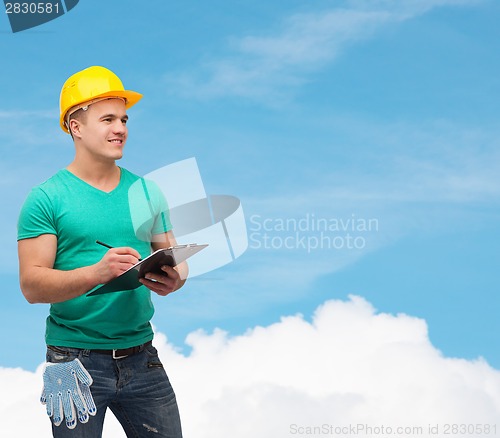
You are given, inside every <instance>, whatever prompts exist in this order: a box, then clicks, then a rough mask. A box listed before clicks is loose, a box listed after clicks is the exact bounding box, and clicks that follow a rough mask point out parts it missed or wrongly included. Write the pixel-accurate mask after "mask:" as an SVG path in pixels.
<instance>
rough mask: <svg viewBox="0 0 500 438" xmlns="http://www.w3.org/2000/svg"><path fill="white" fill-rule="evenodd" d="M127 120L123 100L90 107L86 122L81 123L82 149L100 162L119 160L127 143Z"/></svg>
mask: <svg viewBox="0 0 500 438" xmlns="http://www.w3.org/2000/svg"><path fill="white" fill-rule="evenodd" d="M127 120H128V116H127V112H126V109H125V102H123V100H121V99H106V100H101V101H100V102H97V103H94V104H92V105H90V106H89V109H88V110H87V112H86V117H85V121H84V122H82V123H80V138H81V144H82V147H84V148H85V150H86V151H87V152H88V153H90V154H91V155H92V156H93V157H94V158H96V159H98V160H99V161H101V160H119V159H120V158H122V156H123V147H124V146H125V142H126V141H127V135H128V130H127V126H126V123H127Z"/></svg>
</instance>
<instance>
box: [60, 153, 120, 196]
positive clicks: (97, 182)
mask: <svg viewBox="0 0 500 438" xmlns="http://www.w3.org/2000/svg"><path fill="white" fill-rule="evenodd" d="M66 169H67V170H69V171H70V172H71V173H72V174H73V175H75V176H77V177H78V178H80V179H81V180H83V181H85V182H86V183H87V184H89V185H91V186H92V187H95V188H96V189H99V190H102V191H103V192H111V191H113V190H114V189H115V188H116V187H117V186H118V184H119V183H120V176H121V171H120V168H119V167H118V166H117V165H116V163H115V162H109V163H92V165H91V166H90V165H87V164H85V163H81V162H80V161H78V160H76V159H75V160H74V161H73V162H72V163H71V164H70V165H69V166H68V167H67V168H66Z"/></svg>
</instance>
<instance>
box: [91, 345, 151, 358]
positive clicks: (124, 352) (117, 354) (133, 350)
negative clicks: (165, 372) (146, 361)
mask: <svg viewBox="0 0 500 438" xmlns="http://www.w3.org/2000/svg"><path fill="white" fill-rule="evenodd" d="M152 343H153V341H149V342H146V343H145V344H142V345H137V346H135V347H129V348H122V349H119V350H94V349H92V350H90V351H91V352H92V353H99V354H110V355H111V356H113V359H123V358H124V357H127V356H132V355H134V354H137V353H140V352H141V351H144V349H145V348H146V347H149V346H150V345H151V344H152Z"/></svg>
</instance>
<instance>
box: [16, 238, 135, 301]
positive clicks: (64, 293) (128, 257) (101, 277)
mask: <svg viewBox="0 0 500 438" xmlns="http://www.w3.org/2000/svg"><path fill="white" fill-rule="evenodd" d="M56 251H57V237H56V236H55V235H52V234H42V235H41V236H38V237H35V238H32V239H23V240H20V241H19V242H18V254H19V279H20V284H21V290H22V292H23V294H24V296H25V298H26V300H28V302H30V303H58V302H62V301H66V300H69V299H71V298H75V297H78V296H80V295H82V294H84V293H85V292H87V291H89V290H90V289H92V288H93V287H95V286H97V285H99V284H102V283H107V282H108V281H110V280H112V279H113V278H115V277H117V276H118V275H120V274H121V273H122V272H124V271H126V270H127V269H128V268H129V267H130V266H132V265H133V264H135V263H136V262H137V260H138V259H139V257H140V255H139V253H138V252H137V251H135V250H134V249H132V248H128V247H123V248H114V249H110V250H109V251H108V252H107V253H106V254H105V255H104V257H103V258H102V259H101V260H100V261H99V262H98V263H96V264H94V265H91V266H86V267H82V268H78V269H73V270H70V271H61V270H57V269H54V261H55V257H56Z"/></svg>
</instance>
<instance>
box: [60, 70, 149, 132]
mask: <svg viewBox="0 0 500 438" xmlns="http://www.w3.org/2000/svg"><path fill="white" fill-rule="evenodd" d="M112 97H117V98H122V99H124V101H125V107H126V108H130V107H131V106H132V105H135V104H136V103H137V102H139V100H140V99H141V98H142V94H140V93H136V92H135V91H129V90H125V89H124V87H123V84H122V81H120V78H119V77H118V76H116V75H115V74H114V73H113V72H112V71H111V70H108V69H107V68H104V67H99V66H93V67H89V68H86V69H85V70H82V71H79V72H78V73H75V74H74V75H73V76H70V77H69V78H68V79H67V80H66V82H65V83H64V85H63V87H62V90H61V97H60V99H59V107H60V110H61V114H60V118H59V124H60V125H61V128H62V130H63V131H64V132H66V133H67V134H69V129H68V125H67V120H66V119H67V117H68V116H69V115H71V114H72V113H74V112H75V111H77V110H78V109H80V108H83V107H84V106H86V105H85V104H87V105H91V104H92V103H95V102H98V101H99V100H102V99H106V98H112Z"/></svg>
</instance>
